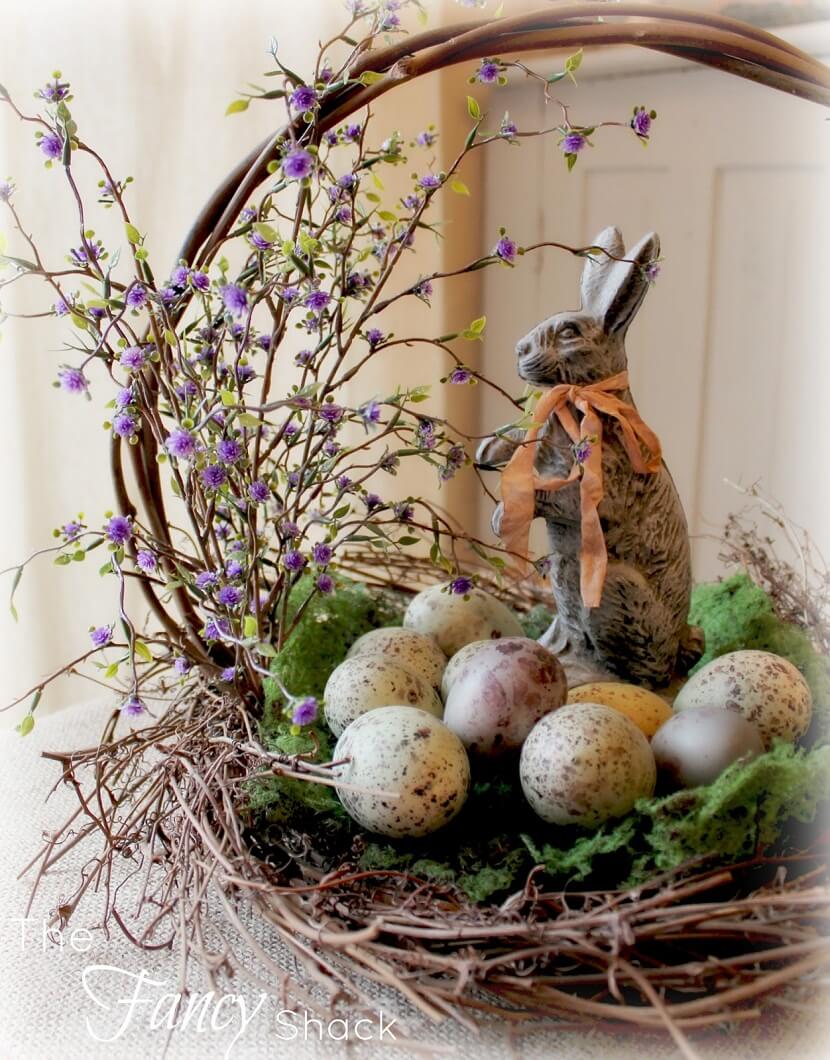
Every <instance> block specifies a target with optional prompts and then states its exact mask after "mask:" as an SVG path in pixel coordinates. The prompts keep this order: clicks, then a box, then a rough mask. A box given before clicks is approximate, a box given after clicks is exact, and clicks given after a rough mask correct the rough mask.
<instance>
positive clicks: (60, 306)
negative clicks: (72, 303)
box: [52, 298, 69, 317]
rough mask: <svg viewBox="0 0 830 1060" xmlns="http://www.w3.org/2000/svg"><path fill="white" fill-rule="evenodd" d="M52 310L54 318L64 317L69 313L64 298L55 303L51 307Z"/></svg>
mask: <svg viewBox="0 0 830 1060" xmlns="http://www.w3.org/2000/svg"><path fill="white" fill-rule="evenodd" d="M52 309H53V310H54V311H55V316H56V317H65V316H66V314H67V313H68V312H69V306H68V305H67V304H66V300H65V299H64V298H59V299H58V300H57V302H55V304H54V305H53V306H52Z"/></svg>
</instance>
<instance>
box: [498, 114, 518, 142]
mask: <svg viewBox="0 0 830 1060" xmlns="http://www.w3.org/2000/svg"><path fill="white" fill-rule="evenodd" d="M499 135H500V136H503V137H504V138H505V140H513V139H514V138H515V137H516V136H518V135H519V127H518V126H517V125H516V123H515V122H514V121H511V120H510V117H509V116H508V115H507V114H505V116H504V117H503V118H502V120H501V125H500V126H499Z"/></svg>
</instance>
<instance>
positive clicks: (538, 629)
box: [516, 604, 554, 640]
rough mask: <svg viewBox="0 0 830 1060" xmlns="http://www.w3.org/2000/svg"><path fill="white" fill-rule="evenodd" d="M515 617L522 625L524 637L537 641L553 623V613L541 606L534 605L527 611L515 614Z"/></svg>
mask: <svg viewBox="0 0 830 1060" xmlns="http://www.w3.org/2000/svg"><path fill="white" fill-rule="evenodd" d="M516 617H517V618H518V619H519V622H521V624H522V629H523V630H524V631H525V636H526V637H531V638H532V639H533V640H538V639H539V638H540V637H541V636H542V635H543V634H544V633H547V631H548V627H549V626H550V624H551V622H553V619H554V613H553V611H551V610H550V609H549V608H547V607H545V606H544V605H543V604H536V606H535V607H531V609H530V610H529V611H525V612H524V613H522V614H517V616H516Z"/></svg>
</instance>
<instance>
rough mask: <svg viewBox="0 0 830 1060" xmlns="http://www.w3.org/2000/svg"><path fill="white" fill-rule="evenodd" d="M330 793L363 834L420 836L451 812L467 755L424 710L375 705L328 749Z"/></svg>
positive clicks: (464, 784)
mask: <svg viewBox="0 0 830 1060" xmlns="http://www.w3.org/2000/svg"><path fill="white" fill-rule="evenodd" d="M334 759H335V761H339V760H341V759H348V761H347V762H346V763H345V764H344V765H342V766H339V767H337V774H336V777H337V780H338V781H340V785H342V786H338V788H337V794H338V796H339V797H340V801H341V802H342V803H343V806H344V807H345V809H346V811H347V813H348V814H349V816H351V817H352V818H354V820H355V821H357V822H358V824H361V825H363V827H364V828H368V829H369V831H371V832H379V833H380V834H381V835H386V836H392V837H396V838H399V837H403V836H422V835H427V834H428V833H429V832H434V831H436V830H437V829H439V828H442V827H443V826H444V825H445V824H447V823H448V822H449V821H451V820H452V819H453V817H455V815H456V814H457V813H458V812H459V810H460V809H461V807H462V806H463V805H464V801H465V799H466V798H467V792H468V790H469V787H470V763H469V761H468V759H467V752H466V751H465V750H464V747H463V745H462V743H461V741H460V740H459V739H458V737H457V736H456V735H454V733H451V732H450V730H449V729H448V728H447V727H446V725H444V724H443V723H442V722H440V721H439V720H438V719H437V718H435V717H433V715H432V714H428V713H427V712H426V711H423V710H417V709H416V708H414V707H381V708H380V709H379V710H373V711H370V712H369V713H368V714H363V715H361V716H360V717H359V718H357V720H356V721H353V722H352V724H351V725H350V726H349V727H348V728H347V729H346V731H345V732H344V733H343V735H342V736H341V737H340V739H339V740H338V741H337V746H336V747H335V749H334Z"/></svg>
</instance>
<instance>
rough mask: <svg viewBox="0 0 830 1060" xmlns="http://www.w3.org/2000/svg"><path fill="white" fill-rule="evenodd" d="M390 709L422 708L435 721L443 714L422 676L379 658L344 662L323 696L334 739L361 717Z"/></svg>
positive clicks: (332, 677)
mask: <svg viewBox="0 0 830 1060" xmlns="http://www.w3.org/2000/svg"><path fill="white" fill-rule="evenodd" d="M391 706H410V707H420V709H421V710H426V711H427V712H428V713H430V714H433V715H435V717H436V718H440V717H441V715H442V714H443V712H444V706H443V704H442V703H441V700H440V698H439V696H438V693H437V692H436V691H435V689H434V688H433V687H432V685H430V684H428V683H427V682H426V681H425V680H424V679H423V677H421V676H420V674H416V673H412V671H411V670H407V669H405V668H404V667H403V666H401V665H400V664H399V663H397V662H392V661H391V660H387V659H382V658H380V657H379V656H378V655H355V656H354V657H353V658H351V659H344V661H343V662H342V663H340V665H339V666H338V667H336V668H335V669H334V670H333V671H332V673H331V676H330V677H329V679H328V681H327V682H326V688H325V691H324V692H323V711H324V713H325V715H326V722H327V724H328V727H329V728H330V729H331V731H332V732H333V733H334V735H335V736H339V735H340V734H341V733H342V732H343V730H344V729H345V728H346V726H347V725H350V724H351V723H352V722H353V721H354V720H355V718H359V717H360V715H361V714H365V713H366V712H367V711H369V710H376V709H377V708H378V707H391Z"/></svg>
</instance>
